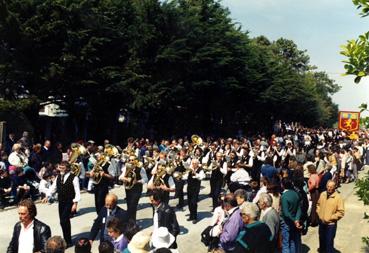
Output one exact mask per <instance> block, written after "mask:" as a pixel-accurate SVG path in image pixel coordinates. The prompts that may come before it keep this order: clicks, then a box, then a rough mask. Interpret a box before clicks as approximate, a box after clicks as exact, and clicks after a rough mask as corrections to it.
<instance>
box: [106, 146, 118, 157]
mask: <svg viewBox="0 0 369 253" xmlns="http://www.w3.org/2000/svg"><path fill="white" fill-rule="evenodd" d="M104 154H106V155H107V156H109V157H110V158H115V157H118V156H119V155H120V154H119V151H118V148H117V147H115V146H113V145H111V144H106V145H105V148H104Z"/></svg>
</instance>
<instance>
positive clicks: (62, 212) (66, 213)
mask: <svg viewBox="0 0 369 253" xmlns="http://www.w3.org/2000/svg"><path fill="white" fill-rule="evenodd" d="M72 206H73V201H59V220H60V226H61V228H62V231H63V237H64V240H65V241H66V243H67V244H72V235H71V233H72V231H71V225H70V214H71V210H72Z"/></svg>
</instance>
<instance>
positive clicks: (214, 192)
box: [210, 178, 223, 210]
mask: <svg viewBox="0 0 369 253" xmlns="http://www.w3.org/2000/svg"><path fill="white" fill-rule="evenodd" d="M222 186H223V178H210V194H211V198H212V200H213V210H214V209H215V208H216V207H217V206H218V205H219V203H218V198H219V195H220V192H221V191H222Z"/></svg>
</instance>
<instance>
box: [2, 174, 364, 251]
mask: <svg viewBox="0 0 369 253" xmlns="http://www.w3.org/2000/svg"><path fill="white" fill-rule="evenodd" d="M202 185H203V187H202V189H201V192H200V198H201V201H200V202H199V208H198V211H199V215H198V216H199V219H200V221H199V222H198V223H197V224H196V225H193V224H192V223H190V222H188V221H186V219H187V215H188V213H189V211H188V209H187V208H185V209H184V210H183V211H177V212H176V214H177V217H178V221H179V224H180V226H181V234H180V235H179V236H178V247H179V251H180V252H196V253H202V252H204V253H205V252H207V250H206V248H205V247H204V246H203V244H202V243H201V242H200V233H201V231H202V230H203V229H204V228H205V227H206V226H207V225H208V223H209V222H210V218H211V215H212V214H211V212H210V210H211V200H210V199H209V198H207V194H208V193H209V181H204V182H203V183H202ZM112 191H113V192H114V193H116V194H117V195H118V197H119V199H120V200H119V206H121V207H122V208H125V209H126V204H125V202H124V201H123V199H124V197H125V193H124V190H123V188H122V187H120V188H115V189H113V190H112ZM340 191H341V193H342V195H343V197H344V199H345V207H346V215H345V217H344V218H343V219H342V220H341V221H340V222H339V225H338V231H337V236H336V240H335V242H336V248H337V249H338V250H339V251H340V252H342V253H346V252H352V253H356V252H369V251H365V249H363V244H362V243H361V237H362V236H365V235H368V236H369V224H367V221H365V220H363V219H362V217H363V213H364V211H365V210H366V211H367V212H368V209H369V208H368V207H364V206H363V204H362V203H361V202H360V201H358V200H357V197H356V196H355V195H354V194H353V184H348V185H343V187H342V188H341V189H340ZM93 203H94V201H93V195H92V194H88V193H85V194H83V195H82V201H81V202H80V204H79V215H78V216H77V217H75V218H73V219H72V234H73V238H78V237H81V236H86V235H87V234H88V231H89V230H90V228H91V225H92V222H93V220H94V219H95V217H96V213H95V208H94V207H93ZM170 204H171V205H172V206H174V205H176V204H177V200H171V201H170ZM37 209H38V215H37V218H38V219H40V220H41V221H43V222H45V223H47V224H48V225H50V227H51V230H52V234H53V235H61V234H62V232H61V228H60V225H59V219H58V210H57V204H52V205H47V204H38V205H37ZM137 219H138V221H139V223H140V225H141V226H142V227H143V228H144V229H147V230H150V229H151V226H152V209H151V207H150V204H149V199H148V197H142V198H141V200H140V204H139V211H138V214H137ZM17 220H18V216H17V209H7V210H5V211H3V212H1V213H0V252H6V248H7V245H8V243H9V241H10V238H11V233H12V231H13V226H14V224H15V223H16V222H17ZM303 244H304V251H303V252H309V253H312V252H316V249H317V248H318V232H317V228H312V229H310V230H309V232H308V234H307V235H306V236H304V237H303ZM97 246H98V243H97V242H95V243H94V244H93V251H92V252H94V253H95V252H98V251H97ZM67 252H68V253H71V252H74V251H73V249H72V248H71V249H68V250H67Z"/></svg>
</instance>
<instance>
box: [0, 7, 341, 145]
mask: <svg viewBox="0 0 369 253" xmlns="http://www.w3.org/2000/svg"><path fill="white" fill-rule="evenodd" d="M0 14H1V16H0V91H4V92H1V93H0V96H1V95H2V96H3V97H2V99H3V100H4V101H5V102H6V103H8V104H9V103H10V104H13V105H17V103H14V102H15V101H18V100H19V99H20V98H21V97H23V98H24V99H32V101H37V102H34V104H33V105H32V106H28V107H27V108H29V109H27V110H28V112H29V113H27V116H28V117H31V118H32V121H33V122H38V121H37V119H38V115H37V112H38V110H37V109H38V108H37V107H38V104H39V102H41V101H54V102H56V103H59V104H60V105H61V106H62V107H63V108H65V109H66V110H67V111H68V113H69V114H70V122H68V126H72V127H70V128H71V129H70V131H73V132H74V133H73V134H72V135H71V138H73V139H74V138H77V137H81V132H83V131H82V130H81V128H84V129H85V130H86V129H87V127H88V130H89V131H90V132H91V135H93V136H95V135H99V136H101V138H105V137H108V138H112V136H117V134H118V132H119V130H120V131H123V130H124V131H125V132H126V134H127V135H128V134H133V135H135V136H140V135H141V136H148V135H150V134H151V133H155V136H159V135H160V134H161V135H165V136H170V135H175V134H177V135H183V134H190V133H193V132H196V133H199V134H216V135H228V134H229V135H233V134H234V133H235V132H237V131H238V130H239V129H255V130H258V131H259V130H260V131H268V130H269V129H270V128H271V127H270V126H271V123H272V121H273V120H274V119H283V120H286V121H301V122H302V123H304V124H307V125H309V126H313V125H320V124H323V125H329V124H330V123H331V120H332V118H335V117H332V115H334V114H335V111H336V110H337V108H336V107H335V105H334V103H333V102H332V100H331V98H330V96H331V95H332V94H333V93H334V92H336V91H337V90H338V89H339V87H338V85H336V84H335V83H334V82H333V81H332V80H330V79H329V78H328V76H327V75H326V74H325V73H319V72H314V67H313V66H311V65H310V64H309V57H308V55H307V54H306V52H305V51H304V50H300V49H298V47H297V45H296V44H295V43H294V42H293V41H291V40H287V39H283V38H282V39H279V40H277V41H274V42H270V41H269V40H268V39H267V38H265V37H259V38H255V39H252V38H250V37H249V35H248V33H247V32H243V31H242V30H241V27H240V26H239V25H236V24H235V23H234V22H233V21H232V19H231V18H230V15H229V14H230V13H229V11H228V9H226V8H224V7H223V6H222V5H221V3H220V1H217V0H171V1H160V0H132V1H124V0H102V1H91V0H57V1H55V0H46V1H41V0H33V1H29V0H7V1H5V0H0ZM324 74H325V75H324ZM18 104H19V103H18ZM23 104H24V103H23ZM24 105H27V104H24ZM35 105H36V106H35ZM0 106H1V103H0ZM0 109H1V108H0ZM121 112H125V114H126V118H127V124H126V126H127V127H125V128H123V127H121V128H120V127H119V126H118V125H117V124H118V123H117V116H118V114H119V113H121ZM35 124H36V123H35ZM81 126H82V127H81ZM36 128H38V129H40V128H41V126H37V125H36ZM74 129H75V130H74ZM129 131H130V132H129ZM121 136H122V135H121ZM94 138H95V137H94Z"/></svg>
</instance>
